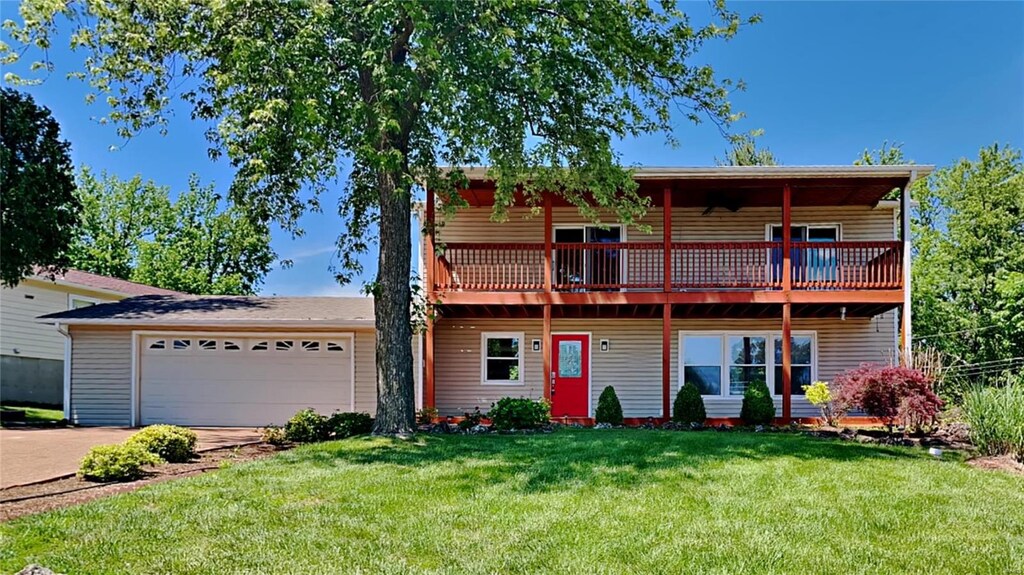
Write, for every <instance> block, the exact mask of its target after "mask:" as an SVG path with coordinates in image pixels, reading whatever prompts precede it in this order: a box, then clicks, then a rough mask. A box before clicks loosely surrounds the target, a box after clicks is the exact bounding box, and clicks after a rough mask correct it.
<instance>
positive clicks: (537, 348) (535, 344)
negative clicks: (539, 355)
mask: <svg viewBox="0 0 1024 575" xmlns="http://www.w3.org/2000/svg"><path fill="white" fill-rule="evenodd" d="M533 351H540V340H539V339H535V340H533Z"/></svg>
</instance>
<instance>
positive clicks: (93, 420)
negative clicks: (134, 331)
mask: <svg viewBox="0 0 1024 575" xmlns="http://www.w3.org/2000/svg"><path fill="white" fill-rule="evenodd" d="M71 337H72V342H73V343H72V348H71V421H73V422H74V423H77V424H80V425H130V423H131V385H132V384H131V380H132V338H131V332H130V331H127V330H121V331H110V330H103V331H100V330H87V329H80V328H72V329H71Z"/></svg>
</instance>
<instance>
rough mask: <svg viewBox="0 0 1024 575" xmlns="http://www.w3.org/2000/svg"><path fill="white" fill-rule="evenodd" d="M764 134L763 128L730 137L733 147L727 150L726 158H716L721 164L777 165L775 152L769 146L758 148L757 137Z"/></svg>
mask: <svg viewBox="0 0 1024 575" xmlns="http://www.w3.org/2000/svg"><path fill="white" fill-rule="evenodd" d="M763 134H764V131H763V130H755V131H753V132H750V133H749V134H739V135H736V136H732V137H730V140H731V141H732V147H731V148H730V149H729V150H728V151H726V153H725V159H724V160H720V159H718V158H715V163H716V164H718V165H719V166H777V165H779V162H778V160H776V159H775V154H773V153H772V152H771V150H769V149H768V148H758V147H757V138H759V137H760V136H762V135H763Z"/></svg>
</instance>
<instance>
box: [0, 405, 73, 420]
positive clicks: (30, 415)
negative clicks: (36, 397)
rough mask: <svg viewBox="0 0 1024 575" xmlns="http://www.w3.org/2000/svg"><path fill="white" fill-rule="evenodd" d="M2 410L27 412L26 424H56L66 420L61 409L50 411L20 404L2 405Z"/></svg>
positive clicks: (0, 406)
mask: <svg viewBox="0 0 1024 575" xmlns="http://www.w3.org/2000/svg"><path fill="white" fill-rule="evenodd" d="M0 408H2V409H16V410H18V411H24V412H25V423H29V424H31V423H56V422H58V421H61V420H63V419H64V412H63V411H61V410H60V409H49V408H46V407H36V406H32V405H22V404H19V403H3V404H0Z"/></svg>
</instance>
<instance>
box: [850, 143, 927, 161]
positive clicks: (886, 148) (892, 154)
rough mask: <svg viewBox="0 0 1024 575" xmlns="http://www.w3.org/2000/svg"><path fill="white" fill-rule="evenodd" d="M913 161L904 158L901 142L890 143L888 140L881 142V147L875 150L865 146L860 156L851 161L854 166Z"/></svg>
mask: <svg viewBox="0 0 1024 575" xmlns="http://www.w3.org/2000/svg"><path fill="white" fill-rule="evenodd" d="M913 163H914V162H913V161H907V160H906V159H905V158H904V156H903V144H890V143H889V141H888V140H886V141H885V142H882V147H881V148H879V149H877V150H874V151H871V150H868V149H867V148H865V149H864V151H863V152H861V154H860V157H859V158H857V159H856V160H854V161H853V165H855V166H898V165H901V164H913Z"/></svg>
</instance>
